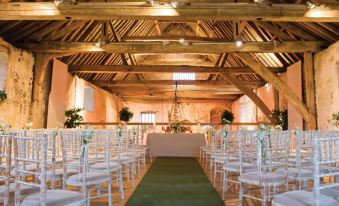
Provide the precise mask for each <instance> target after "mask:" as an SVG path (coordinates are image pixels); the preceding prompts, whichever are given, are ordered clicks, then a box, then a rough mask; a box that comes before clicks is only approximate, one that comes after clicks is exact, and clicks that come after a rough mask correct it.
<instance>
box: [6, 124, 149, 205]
mask: <svg viewBox="0 0 339 206" xmlns="http://www.w3.org/2000/svg"><path fill="white" fill-rule="evenodd" d="M140 138H143V135H142V133H141V132H140V131H139V130H135V129H132V130H127V129H121V128H118V129H114V130H108V129H107V130H93V129H61V130H19V131H8V132H7V133H0V180H3V183H1V182H0V185H1V186H0V201H1V202H2V203H3V205H6V206H7V205H8V204H9V203H10V201H14V203H15V205H90V201H91V199H94V198H101V197H105V196H107V197H108V205H112V191H111V188H112V187H111V184H112V182H113V183H117V184H118V186H119V192H120V195H121V199H124V191H123V176H124V175H125V176H126V178H127V180H128V181H131V182H132V185H133V186H134V178H135V174H138V175H139V176H140V170H141V169H142V168H144V167H145V162H146V152H147V149H148V148H147V147H145V146H144V145H143V144H140V143H141V142H143V141H142V140H140ZM135 167H137V170H136V169H135ZM13 199H14V200H13Z"/></svg>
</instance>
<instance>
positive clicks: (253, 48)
mask: <svg viewBox="0 0 339 206" xmlns="http://www.w3.org/2000/svg"><path fill="white" fill-rule="evenodd" d="M16 46H18V47H20V48H24V49H28V50H31V51H34V52H41V53H94V52H107V53H139V54H140V53H166V54H168V53H174V54H175V53H176V54H178V53H198V54H199V53H207V54H221V53H233V52H246V53H247V52H253V53H304V52H318V51H320V50H322V49H323V47H325V46H326V44H325V42H321V41H283V42H244V43H243V45H242V46H237V45H236V44H235V42H200V43H191V44H188V45H182V44H180V43H170V44H164V43H163V42H148V43H145V42H116V43H110V44H105V45H101V46H97V45H96V44H95V43H94V42H92V43H90V42H53V41H42V42H39V43H24V44H17V45H16Z"/></svg>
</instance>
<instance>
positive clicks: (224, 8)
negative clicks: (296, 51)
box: [0, 2, 339, 22]
mask: <svg viewBox="0 0 339 206" xmlns="http://www.w3.org/2000/svg"><path fill="white" fill-rule="evenodd" d="M0 19H2V20H65V19H73V20H95V19H96V20H110V19H151V20H192V19H201V20H208V19H210V20H224V19H227V20H239V21H240V20H243V21H291V22H296V21H298V22H301V21H306V22H326V21H327V22H339V12H338V5H336V4H333V5H322V6H319V7H317V8H314V9H308V8H306V6H305V5H302V4H298V5H297V4H295V5H288V4H273V5H270V6H264V7H263V6H262V5H260V4H250V3H248V4H246V3H243V4H236V3H225V4H208V5H194V4H193V5H189V6H178V7H177V8H173V7H172V6H171V5H170V4H165V5H155V6H150V5H149V6H147V5H146V6H145V4H140V3H138V2H136V3H134V4H132V3H129V4H128V5H126V4H124V3H116V2H110V3H108V2H106V3H80V2H79V3H77V4H76V5H69V4H61V5H59V6H56V5H55V4H54V3H52V2H34V3H28V2H20V3H2V4H1V9H0Z"/></svg>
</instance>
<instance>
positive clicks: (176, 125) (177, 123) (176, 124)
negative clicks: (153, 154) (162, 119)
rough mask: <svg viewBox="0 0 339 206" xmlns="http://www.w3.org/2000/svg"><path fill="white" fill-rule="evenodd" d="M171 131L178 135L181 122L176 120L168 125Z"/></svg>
mask: <svg viewBox="0 0 339 206" xmlns="http://www.w3.org/2000/svg"><path fill="white" fill-rule="evenodd" d="M170 128H171V131H173V132H174V133H179V132H181V122H180V121H178V120H176V121H174V122H172V123H171V124H170Z"/></svg>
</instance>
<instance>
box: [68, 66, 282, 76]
mask: <svg viewBox="0 0 339 206" xmlns="http://www.w3.org/2000/svg"><path fill="white" fill-rule="evenodd" d="M268 69H269V70H270V71H272V72H276V73H282V72H285V71H286V68H283V67H269V68H268ZM69 71H70V72H75V73H187V72H194V73H213V74H218V73H230V74H251V73H255V72H254V71H253V70H252V69H250V68H249V67H202V66H185V65H182V66H172V65H166V66H165V65H130V66H126V65H69Z"/></svg>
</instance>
